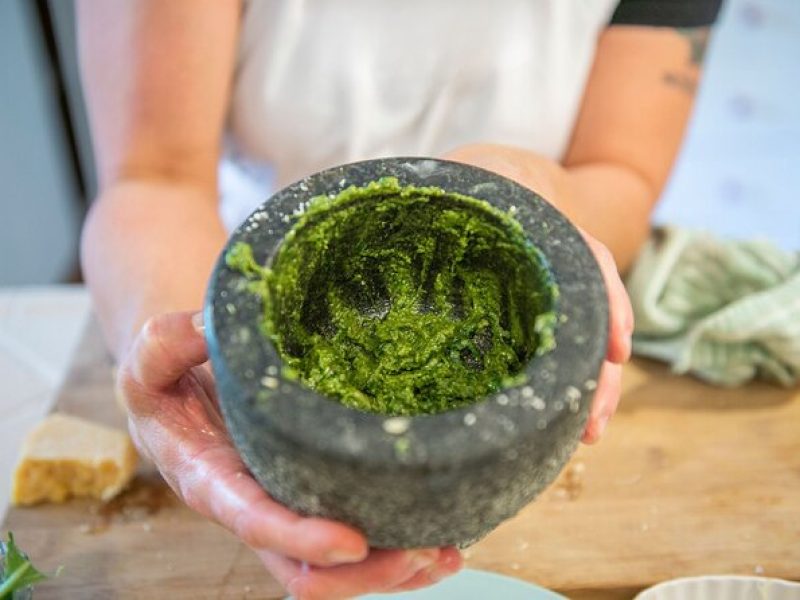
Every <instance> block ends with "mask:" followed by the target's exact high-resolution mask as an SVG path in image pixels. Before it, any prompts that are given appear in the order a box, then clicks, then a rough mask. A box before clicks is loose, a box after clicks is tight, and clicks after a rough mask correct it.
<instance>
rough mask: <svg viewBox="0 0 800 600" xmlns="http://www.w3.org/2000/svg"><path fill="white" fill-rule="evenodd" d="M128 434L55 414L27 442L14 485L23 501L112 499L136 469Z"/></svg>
mask: <svg viewBox="0 0 800 600" xmlns="http://www.w3.org/2000/svg"><path fill="white" fill-rule="evenodd" d="M136 463H137V455H136V450H135V449H134V447H133V444H132V443H131V440H130V437H128V434H127V433H125V432H123V431H119V430H117V429H112V428H110V427H105V426H104V425H99V424H97V423H92V422H90V421H86V420H84V419H79V418H77V417H71V416H67V415H62V414H53V415H50V416H49V417H48V418H46V419H45V420H44V421H43V422H41V423H39V424H38V425H37V426H36V427H35V428H34V429H33V430H32V431H31V432H30V433H29V434H28V437H27V438H26V439H25V442H24V443H23V445H22V452H21V455H20V459H19V462H18V463H17V468H16V470H15V472H14V480H13V483H12V489H11V501H12V502H13V503H14V504H17V505H29V504H36V503H39V502H57V503H61V502H64V501H66V500H67V499H68V498H71V497H80V496H89V497H94V498H99V499H101V500H110V499H111V498H113V497H114V496H116V495H117V494H118V493H119V492H120V491H122V490H123V489H124V488H125V486H126V485H127V484H128V483H129V482H130V480H131V478H132V477H133V474H134V472H135V471H136Z"/></svg>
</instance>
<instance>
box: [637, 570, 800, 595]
mask: <svg viewBox="0 0 800 600" xmlns="http://www.w3.org/2000/svg"><path fill="white" fill-rule="evenodd" d="M634 600H800V583H794V582H791V581H784V580H783V579H770V578H768V577H746V576H737V575H709V576H705V577H686V578H684V579H673V580H672V581H665V582H664V583H659V584H658V585H655V586H653V587H651V588H648V589H646V590H644V591H643V592H642V593H641V594H639V595H638V596H636V598H635V599H634Z"/></svg>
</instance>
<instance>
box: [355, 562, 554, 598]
mask: <svg viewBox="0 0 800 600" xmlns="http://www.w3.org/2000/svg"><path fill="white" fill-rule="evenodd" d="M495 598H496V599H502V600H567V598H565V597H564V596H562V595H560V594H556V593H555V592H551V591H549V590H546V589H544V588H541V587H539V586H538V585H533V584H532V583H528V582H527V581H522V580H520V579H514V578H513V577H506V576H505V575H498V574H497V573H489V572H488V571H476V570H475V569H463V570H462V571H460V572H459V573H457V574H456V575H453V576H452V577H448V578H447V579H445V580H444V581H441V582H440V583H437V584H436V585H434V586H431V587H427V588H423V589H421V590H416V591H414V592H400V593H397V594H371V595H369V596H359V600H492V599H495Z"/></svg>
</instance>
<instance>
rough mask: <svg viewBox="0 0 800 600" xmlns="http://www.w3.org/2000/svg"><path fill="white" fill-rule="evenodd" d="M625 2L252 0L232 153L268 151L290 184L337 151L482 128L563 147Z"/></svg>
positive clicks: (504, 138) (519, 142) (383, 150)
mask: <svg viewBox="0 0 800 600" xmlns="http://www.w3.org/2000/svg"><path fill="white" fill-rule="evenodd" d="M615 5H616V1H614V0H493V1H490V0H433V1H431V0H402V1H400V0H249V1H247V2H245V8H244V13H243V22H242V30H241V34H240V36H241V37H240V44H239V56H238V64H237V70H236V77H235V84H234V89H233V98H232V104H231V110H230V118H229V138H230V140H231V144H230V149H231V155H238V156H240V157H246V158H247V160H248V161H256V162H258V163H265V162H266V163H270V164H272V165H273V167H274V168H275V171H276V173H277V181H278V183H279V184H281V185H282V184H285V183H288V182H290V181H294V180H296V179H298V178H300V177H302V176H304V175H308V174H310V173H312V172H315V171H318V170H320V169H323V168H326V167H329V166H332V165H334V164H338V163H343V162H349V161H353V160H359V159H366V158H375V157H380V156H389V155H436V154H440V153H442V152H445V151H447V150H450V149H452V148H455V147H457V146H459V145H462V144H466V143H472V142H479V141H480V142H494V143H500V144H510V145H515V146H522V147H526V148H530V149H533V150H536V151H538V152H540V153H542V154H545V155H547V156H550V157H553V158H559V157H560V156H561V155H562V154H563V153H564V151H565V149H566V146H567V143H568V141H569V137H570V134H571V131H572V127H573V124H574V121H575V118H576V115H577V112H578V109H579V107H580V101H581V97H582V92H583V89H584V85H585V82H586V78H587V75H588V72H589V69H590V67H591V63H592V58H593V56H594V50H595V44H596V40H597V35H598V34H599V32H600V31H601V30H602V28H603V27H604V26H605V25H606V24H607V23H608V20H609V18H610V15H611V13H612V12H613V9H614V7H615ZM223 191H224V190H223ZM226 195H229V194H226ZM262 199H263V198H262Z"/></svg>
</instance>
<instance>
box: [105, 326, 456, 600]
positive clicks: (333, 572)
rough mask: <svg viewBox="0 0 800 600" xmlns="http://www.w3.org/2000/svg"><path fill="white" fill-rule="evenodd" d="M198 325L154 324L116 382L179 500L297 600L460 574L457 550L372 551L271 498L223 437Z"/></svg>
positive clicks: (137, 437) (334, 526) (142, 440)
mask: <svg viewBox="0 0 800 600" xmlns="http://www.w3.org/2000/svg"><path fill="white" fill-rule="evenodd" d="M199 317H200V315H199V314H195V315H194V316H193V315H192V314H191V313H169V314H165V315H161V316H158V317H155V318H152V319H151V320H150V321H148V322H147V323H146V324H145V326H144V327H143V328H142V330H141V332H140V333H139V335H138V337H137V338H136V341H135V342H134V343H133V345H132V348H131V350H130V351H129V352H128V354H127V357H126V358H125V360H124V361H123V364H122V365H121V368H120V370H119V376H118V381H117V385H118V389H119V391H120V393H121V395H122V397H123V398H124V400H125V405H126V407H127V409H128V423H129V429H130V432H131V436H132V438H133V441H134V443H135V444H136V446H137V448H138V449H139V452H140V453H141V454H142V455H143V456H145V457H147V458H149V459H150V460H152V461H153V462H154V463H155V464H156V465H157V466H158V469H159V471H160V472H161V474H162V475H163V476H164V479H165V480H166V481H167V483H168V484H169V485H170V487H171V488H172V489H173V490H174V491H175V493H176V494H177V495H178V497H180V498H181V499H182V500H183V501H184V502H185V503H186V504H187V505H189V507H191V508H192V509H193V510H195V511H197V512H198V513H200V514H201V515H203V516H205V517H207V518H209V519H212V520H214V521H216V522H217V523H219V524H220V525H222V526H223V527H225V528H226V529H228V530H229V531H231V532H232V533H233V534H235V535H236V536H237V537H239V538H240V539H241V540H242V541H243V542H244V543H245V544H247V545H248V546H249V547H251V548H252V549H253V550H254V551H255V552H256V554H257V555H258V556H259V558H260V559H261V561H262V562H263V563H264V565H265V566H266V567H267V569H268V570H269V571H270V572H271V573H272V575H273V576H274V577H275V578H276V579H277V580H278V582H279V583H280V584H281V585H283V587H284V588H286V590H287V592H289V593H290V594H292V595H293V596H294V597H295V598H297V599H298V600H312V599H326V600H328V599H336V598H348V597H351V596H355V595H359V594H366V593H370V592H388V591H400V590H408V589H414V588H417V587H424V586H426V585H430V584H431V583H434V582H436V581H438V580H439V579H442V578H443V577H446V576H448V575H451V574H453V573H455V572H456V571H458V569H459V568H460V567H461V562H462V561H461V556H460V555H459V553H458V551H457V550H456V549H454V548H428V549H419V550H374V549H370V548H369V547H368V544H367V540H366V538H365V537H364V536H363V535H362V534H361V533H360V532H359V531H357V530H355V529H353V528H352V527H350V526H348V525H345V524H342V523H337V522H334V521H328V520H325V519H320V518H308V517H302V516H300V515H297V514H295V513H293V512H291V511H290V510H289V509H288V508H286V507H284V506H282V505H280V504H278V503H277V502H275V501H274V500H273V499H272V498H270V497H269V495H267V493H266V492H264V490H263V489H262V488H261V486H260V485H259V484H258V482H256V480H255V479H253V477H252V475H251V474H250V473H249V471H248V470H247V468H246V467H245V465H244V463H243V462H242V460H241V458H240V457H239V454H238V453H237V452H236V450H235V448H234V447H233V445H232V443H231V441H230V438H229V436H228V432H227V431H226V429H225V424H224V422H223V420H222V417H221V414H220V412H219V407H218V404H217V396H216V390H215V386H214V379H213V377H212V374H211V370H210V368H209V366H208V363H207V360H208V355H207V349H206V343H205V339H204V337H203V334H202V324H201V322H200V320H199Z"/></svg>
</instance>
